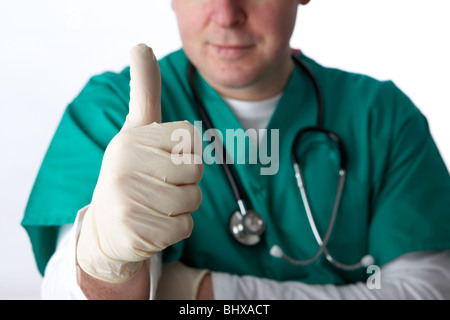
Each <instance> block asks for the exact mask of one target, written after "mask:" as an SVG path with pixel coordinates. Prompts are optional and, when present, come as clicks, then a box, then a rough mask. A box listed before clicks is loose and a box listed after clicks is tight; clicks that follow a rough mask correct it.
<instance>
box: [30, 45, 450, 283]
mask: <svg viewBox="0 0 450 320" xmlns="http://www.w3.org/2000/svg"><path fill="white" fill-rule="evenodd" d="M301 59H303V60H304V61H305V62H306V63H307V64H308V66H309V67H310V68H311V69H312V71H313V72H314V74H315V76H316V77H317V80H318V83H319V85H320V88H321V90H322V93H323V97H324V106H325V114H324V126H325V127H326V128H327V129H330V130H332V131H334V132H336V133H337V135H339V136H340V138H341V139H342V141H343V143H344V145H345V148H346V151H347V154H348V172H347V180H346V185H345V188H344V191H343V195H342V200H341V205H340V209H339V212H338V216H337V219H336V223H335V227H334V229H333V232H332V235H331V238H330V241H329V243H328V250H329V252H330V253H331V254H332V255H333V257H334V258H335V259H337V260H338V261H341V262H343V263H346V264H353V263H356V262H358V261H359V260H360V259H361V258H362V257H363V256H364V255H366V254H371V255H372V256H373V257H374V259H375V264H376V265H378V266H382V265H383V264H385V263H387V262H389V261H391V260H392V259H394V258H396V257H398V256H400V255H402V254H405V253H408V252H413V251H421V250H439V249H449V248H450V176H449V172H448V169H447V168H446V166H445V164H444V162H443V160H442V158H441V156H440V154H439V151H438V150H437V148H436V145H435V143H434V141H433V139H432V136H431V134H430V131H429V128H428V125H427V121H426V119H425V117H424V116H423V115H422V114H421V113H420V111H419V110H418V109H417V108H416V107H415V106H414V104H413V103H412V102H411V101H410V99H409V98H408V97H406V96H405V95H404V94H403V93H402V92H401V91H400V90H399V89H398V88H397V87H396V86H395V85H394V84H393V83H392V82H390V81H378V80H375V79H372V78H370V77H367V76H364V75H359V74H354V73H348V72H343V71H341V70H336V69H331V68H326V67H323V66H321V65H319V64H317V63H316V62H314V61H313V60H312V59H310V58H308V57H306V56H305V55H303V54H301ZM187 66H188V60H187V58H186V56H185V53H184V51H183V50H179V51H176V52H174V53H172V54H170V55H168V56H166V57H165V58H163V59H162V60H161V61H160V69H161V75H162V119H163V121H164V122H167V121H175V120H188V121H190V122H191V123H194V122H195V121H200V120H201V117H200V114H199V112H198V109H197V106H196V104H195V102H194V99H193V97H192V92H191V91H190V89H189V85H188V78H187ZM129 81H130V75H129V68H126V69H124V70H123V71H122V72H120V73H112V72H107V73H104V74H101V75H98V76H94V77H93V78H91V79H90V81H89V82H88V83H87V85H86V86H85V88H84V89H83V90H82V92H81V93H80V94H79V95H78V96H77V97H76V98H75V99H74V101H73V102H72V103H71V104H70V105H69V106H68V107H67V109H66V111H65V113H64V115H63V117H62V120H61V123H60V125H59V127H58V129H57V131H56V133H55V136H54V138H53V140H52V142H51V144H50V146H49V148H48V152H47V154H46V156H45V158H44V160H43V163H42V166H41V169H40V171H39V173H38V175H37V178H36V181H35V184H34V187H33V189H32V192H31V195H30V198H29V202H28V205H27V208H26V211H25V215H24V219H23V221H22V225H23V226H24V227H25V229H26V231H27V232H28V234H29V237H30V240H31V242H32V246H33V251H34V254H35V257H36V262H37V265H38V268H39V270H40V272H41V273H42V274H43V273H44V270H45V266H46V264H47V262H48V260H49V258H50V257H51V255H52V254H53V252H54V250H55V243H56V238H57V234H58V229H59V226H61V225H63V224H69V223H73V222H74V219H75V216H76V213H77V211H78V210H79V209H81V208H82V207H84V206H85V205H87V204H89V203H90V201H91V197H92V192H93V190H94V187H95V184H96V181H97V178H98V174H99V170H100V166H101V161H102V156H103V153H104V150H105V148H106V146H107V145H108V143H109V141H110V140H111V139H112V138H113V136H114V135H115V134H117V132H118V131H119V130H120V128H121V127H122V125H123V123H124V121H125V117H126V115H127V113H128V102H129V94H130V88H129ZM194 81H195V84H196V88H197V90H198V91H199V93H200V96H201V99H202V101H203V103H204V104H205V106H206V109H207V111H208V113H209V115H210V117H211V119H212V122H213V126H214V128H216V129H218V130H220V131H221V133H222V136H223V137H226V130H227V129H242V126H241V124H240V123H239V121H238V120H237V118H236V117H235V116H234V114H233V112H232V111H231V109H230V108H228V106H227V105H226V103H225V102H224V101H223V100H222V98H221V97H220V96H219V95H218V93H217V92H216V91H215V90H213V89H212V88H211V87H210V86H209V85H208V83H206V82H205V81H204V80H203V79H202V78H201V76H200V75H199V74H195V78H194ZM316 119H317V99H316V95H315V92H314V89H313V84H312V82H311V79H310V78H309V77H308V76H307V75H306V74H305V73H304V72H303V71H302V70H300V69H299V68H298V67H296V68H295V70H294V72H293V73H292V76H291V77H290V79H289V82H288V83H287V86H286V88H285V90H284V93H283V95H282V97H281V100H280V101H279V104H278V106H277V108H276V110H275V113H274V114H273V116H272V118H271V120H270V123H269V125H268V127H267V142H268V155H271V152H272V151H273V152H274V155H275V152H277V151H278V154H279V155H278V157H276V156H272V158H271V159H272V163H270V164H264V163H262V162H261V161H258V162H257V163H256V164H255V163H254V162H252V161H250V159H249V156H250V152H247V153H246V154H245V155H244V156H243V157H244V158H242V159H241V160H243V159H244V160H245V161H240V163H235V164H234V165H232V166H231V169H232V171H233V172H234V175H235V176H236V178H237V181H238V183H239V187H240V189H241V191H242V194H243V195H244V200H245V202H246V204H247V207H249V208H253V209H254V210H256V211H257V212H259V213H260V214H261V215H262V216H263V218H264V220H265V222H266V231H265V234H264V236H263V238H262V241H261V242H260V243H259V244H257V245H256V246H253V247H245V246H243V245H240V244H239V243H237V242H236V241H235V240H234V239H233V238H232V236H231V234H230V232H229V226H228V224H229V219H230V215H231V214H232V213H233V212H234V211H236V210H237V209H238V206H237V203H236V201H235V199H234V197H233V193H232V190H231V188H230V186H229V183H228V181H227V179H226V175H225V173H224V170H223V168H222V166H221V165H220V164H218V163H212V164H205V170H204V175H203V179H202V181H201V182H200V187H201V189H202V194H203V200H202V204H201V206H200V208H199V209H198V210H197V211H196V212H194V213H193V219H194V229H193V232H192V235H191V237H190V238H188V239H186V240H184V241H181V242H179V243H176V244H174V245H173V246H171V247H169V248H167V249H166V250H165V251H164V259H165V261H171V260H176V259H180V260H182V261H183V262H184V263H186V264H187V265H190V266H194V267H198V268H208V269H210V270H213V271H222V272H228V273H232V274H238V275H254V276H257V277H264V278H270V279H275V280H280V281H282V280H294V281H302V282H305V283H317V284H327V283H330V284H337V285H339V284H346V283H352V282H356V281H364V280H365V279H366V277H367V274H366V270H365V269H359V270H356V271H342V270H339V269H337V268H336V267H334V266H333V265H331V264H330V263H329V262H328V261H327V260H326V258H325V257H323V256H322V257H321V258H319V259H317V260H316V261H315V262H314V263H312V264H310V265H307V266H302V267H299V266H294V265H291V264H290V263H288V262H287V261H285V260H283V259H279V258H275V257H272V256H271V255H270V254H269V251H270V248H271V247H272V246H273V245H274V244H278V245H279V246H280V247H281V248H283V250H284V251H285V252H286V253H287V254H288V255H290V256H292V257H294V258H295V259H301V260H303V259H308V258H310V257H312V256H313V255H314V254H315V253H316V251H317V250H318V244H317V242H316V240H315V238H314V235H313V233H312V231H311V227H310V225H309V222H308V219H307V216H306V212H305V209H304V206H303V202H302V199H301V196H300V193H299V190H298V187H297V182H296V180H295V176H294V169H293V166H292V162H291V149H292V145H293V141H294V138H295V136H296V134H297V133H298V132H299V131H300V130H301V129H302V128H305V127H306V126H311V125H315V124H316ZM202 129H203V131H205V130H206V127H205V126H204V125H203V127H202ZM272 129H273V130H277V131H272ZM202 133H203V132H202ZM275 133H277V134H278V141H279V143H278V141H277V142H276V143H277V145H274V144H272V143H271V142H272V141H271V139H272V138H273V137H275V136H276V135H275ZM203 137H204V146H205V148H207V147H208V146H209V143H210V140H209V139H208V137H207V136H206V135H204V136H203ZM274 143H275V142H274ZM224 144H225V146H228V147H229V148H230V146H231V141H230V140H227V139H224ZM235 145H236V143H235ZM249 147H250V148H251V146H249ZM277 147H278V150H277ZM205 150H207V149H205ZM209 150H211V149H209ZM230 151H231V150H230ZM239 151H240V150H236V152H237V153H239ZM295 152H296V154H297V155H298V157H299V158H300V159H301V160H300V161H301V166H302V168H303V172H304V177H305V181H306V188H307V193H308V197H309V199H310V204H311V209H312V212H313V214H314V219H315V221H316V224H317V226H318V229H319V232H320V233H321V235H322V236H323V235H324V234H325V230H326V229H327V227H328V224H329V221H330V216H331V212H332V209H333V204H334V200H335V196H336V188H337V181H338V171H339V153H338V152H337V150H336V147H335V146H334V144H333V143H331V142H330V141H329V139H328V138H326V137H325V136H323V135H319V134H308V136H307V137H305V139H304V140H302V142H301V143H300V144H299V146H298V148H297V150H295ZM213 155H214V154H213V153H212V152H205V154H204V161H205V163H206V162H208V163H211V162H212V161H211V160H212V159H213V158H211V157H212V156H213ZM277 159H278V161H277V163H275V160H277ZM235 162H237V161H235ZM270 166H274V167H273V168H277V169H278V170H277V172H276V174H269V175H263V174H261V169H263V168H269V167H270Z"/></svg>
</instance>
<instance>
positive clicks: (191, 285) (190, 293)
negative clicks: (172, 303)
mask: <svg viewBox="0 0 450 320" xmlns="http://www.w3.org/2000/svg"><path fill="white" fill-rule="evenodd" d="M209 272H210V271H209V270H208V269H197V268H191V267H188V266H186V265H185V264H183V263H181V262H179V261H174V262H170V263H167V264H164V265H163V267H162V274H161V278H160V280H159V282H158V289H157V291H156V299H157V300H197V296H198V289H199V286H200V283H201V282H202V280H203V277H204V276H205V275H207V274H208V273H209Z"/></svg>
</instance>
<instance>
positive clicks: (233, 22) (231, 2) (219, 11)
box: [212, 0, 247, 28]
mask: <svg viewBox="0 0 450 320" xmlns="http://www.w3.org/2000/svg"><path fill="white" fill-rule="evenodd" d="M212 1H213V20H214V22H216V23H217V24H218V25H220V26H221V27H224V28H233V27H238V26H240V25H242V24H243V23H244V22H245V20H246V18H247V17H246V14H245V11H244V10H243V6H242V2H243V1H242V0H212Z"/></svg>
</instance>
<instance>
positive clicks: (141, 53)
mask: <svg viewBox="0 0 450 320" xmlns="http://www.w3.org/2000/svg"><path fill="white" fill-rule="evenodd" d="M130 76H131V80H130V105H129V113H128V116H127V120H126V123H125V125H126V127H133V128H134V127H140V126H144V125H148V124H151V123H153V122H158V123H160V122H161V74H160V71H159V65H158V61H157V59H156V57H155V55H154V54H153V50H152V49H151V48H149V47H147V46H146V45H145V44H138V45H136V46H134V47H133V48H132V49H131V51H130Z"/></svg>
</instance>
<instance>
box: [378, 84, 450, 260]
mask: <svg viewBox="0 0 450 320" xmlns="http://www.w3.org/2000/svg"><path fill="white" fill-rule="evenodd" d="M389 107H390V108H394V111H389V110H384V111H383V114H384V115H387V114H391V115H392V114H393V116H392V117H391V118H389V116H388V117H382V116H381V113H380V114H378V115H377V116H375V117H374V118H376V119H378V120H377V121H378V124H377V125H373V126H372V128H373V129H372V130H374V132H372V136H374V137H376V138H374V141H373V145H374V146H375V147H374V149H373V151H372V152H373V153H374V156H373V158H374V159H383V161H379V162H378V164H375V165H374V174H377V173H380V177H381V178H380V179H378V180H377V181H375V183H374V185H373V189H372V190H373V192H372V201H373V206H372V208H373V213H372V214H373V216H372V221H371V226H370V235H369V251H370V253H371V254H372V255H373V256H374V257H375V260H376V264H378V265H383V264H385V263H386V262H389V261H391V260H392V259H394V258H396V257H398V256H400V255H401V254H404V253H408V252H413V251H422V250H439V249H449V248H450V176H449V172H448V169H447V168H446V166H445V164H444V162H443V160H442V157H441V155H440V153H439V150H438V149H437V147H436V144H435V142H434V141H433V138H432V136H431V133H430V130H429V127H428V123H427V120H426V118H425V117H424V116H423V115H422V114H421V113H420V112H419V110H418V109H417V108H416V107H415V106H414V105H413V104H412V102H411V101H410V100H409V99H408V98H407V97H406V96H405V95H404V94H403V93H401V92H400V91H399V90H398V89H397V93H396V95H395V99H394V103H393V104H392V103H391V104H389ZM376 112H378V111H376ZM381 122H383V123H381ZM381 128H390V129H389V133H388V132H387V130H386V131H383V130H384V129H381ZM388 135H389V137H388Z"/></svg>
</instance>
